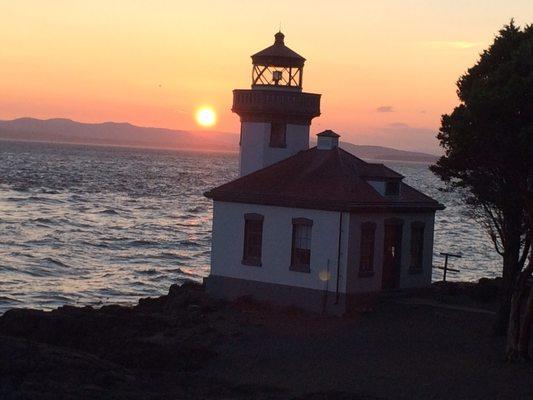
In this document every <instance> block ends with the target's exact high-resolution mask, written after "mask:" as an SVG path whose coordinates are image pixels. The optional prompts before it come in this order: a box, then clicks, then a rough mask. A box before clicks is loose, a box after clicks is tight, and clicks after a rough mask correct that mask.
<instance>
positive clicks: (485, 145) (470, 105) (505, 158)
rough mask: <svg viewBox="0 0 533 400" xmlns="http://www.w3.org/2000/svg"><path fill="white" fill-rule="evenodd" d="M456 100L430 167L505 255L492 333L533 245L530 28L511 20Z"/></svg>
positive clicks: (462, 82) (500, 329)
mask: <svg viewBox="0 0 533 400" xmlns="http://www.w3.org/2000/svg"><path fill="white" fill-rule="evenodd" d="M457 88H458V89H457V95H458V96H459V99H460V104H459V105H458V106H457V107H455V109H454V110H453V112H452V113H451V114H449V115H443V116H442V125H441V128H440V131H439V134H438V139H439V140H440V144H441V146H442V147H443V148H444V149H445V155H444V156H443V157H441V158H440V159H439V160H438V162H437V163H436V164H435V165H432V166H431V170H432V171H433V172H434V173H436V174H437V175H438V176H439V177H440V178H441V179H442V180H444V181H445V182H446V183H447V184H448V187H449V188H450V189H459V191H460V192H461V193H463V195H464V196H465V198H466V201H467V204H468V205H469V209H470V210H471V212H472V214H473V215H474V216H475V217H476V219H477V220H479V221H480V222H481V223H482V224H483V225H484V226H485V228H487V231H488V233H489V235H490V237H491V239H492V241H493V243H494V247H495V249H496V251H497V252H498V253H499V254H500V255H501V256H502V258H503V271H502V278H503V279H502V290H501V305H500V310H499V312H498V316H497V321H496V324H495V329H496V332H497V333H499V334H503V333H505V329H506V327H507V323H508V321H509V313H510V309H511V298H512V294H513V290H514V289H515V288H516V285H517V281H518V276H519V274H520V272H521V271H522V269H523V268H524V264H525V262H526V261H527V256H528V253H529V249H530V247H531V232H530V230H529V229H528V222H527V213H526V193H527V177H528V168H529V166H530V164H531V162H533V161H532V160H533V154H532V147H531V140H532V137H533V26H532V25H529V26H526V27H525V28H524V29H520V27H517V26H516V25H515V24H514V22H513V21H512V20H511V22H510V24H509V25H506V26H504V28H503V29H502V30H500V32H499V34H498V35H497V36H496V37H495V39H494V42H493V43H492V45H491V46H490V47H489V48H488V49H487V50H485V51H484V52H483V53H482V54H481V56H480V58H479V61H478V62H477V63H476V64H475V65H474V66H473V67H472V68H470V69H469V70H468V71H467V73H466V74H465V75H463V76H461V77H460V78H459V81H458V82H457Z"/></svg>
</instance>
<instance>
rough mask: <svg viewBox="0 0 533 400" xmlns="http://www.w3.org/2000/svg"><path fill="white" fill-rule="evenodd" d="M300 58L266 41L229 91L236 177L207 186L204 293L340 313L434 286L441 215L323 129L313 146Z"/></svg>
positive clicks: (312, 110)
mask: <svg viewBox="0 0 533 400" xmlns="http://www.w3.org/2000/svg"><path fill="white" fill-rule="evenodd" d="M304 62H305V59H304V58H303V57H302V56H300V55H298V54H297V53H295V52H294V51H292V50H291V49H289V48H288V47H287V46H285V41H284V36H283V34H282V33H281V32H278V33H276V35H275V41H274V44H273V45H272V46H270V47H268V48H266V49H264V50H262V51H260V52H259V53H256V54H254V55H253V56H252V64H253V67H252V87H251V89H247V90H234V91H233V108H232V110H233V112H235V113H236V114H238V115H239V117H240V119H241V140H240V176H239V177H238V178H237V179H235V180H233V181H231V182H227V183H224V184H223V185H220V186H218V187H216V188H213V189H211V190H209V191H208V192H206V193H205V196H206V197H208V198H209V199H212V200H213V230H212V241H211V246H212V247H211V271H210V273H209V276H208V277H206V278H205V280H204V282H205V287H206V290H207V292H208V293H209V294H210V295H211V296H213V297H217V298H222V299H226V300H233V299H236V298H239V297H242V296H252V297H254V298H256V299H259V300H264V301H267V302H269V303H274V304H279V305H290V306H296V307H300V308H303V309H307V310H312V311H320V312H328V313H332V314H343V313H344V312H346V311H348V310H349V309H350V308H352V307H355V308H357V307H358V305H359V304H360V302H361V301H366V298H367V297H368V296H371V297H373V296H376V295H377V293H379V292H381V291H388V290H399V289H412V288H421V287H427V286H429V285H430V284H431V274H432V265H433V262H432V256H433V231H434V222H435V212H436V211H437V210H442V209H443V208H444V207H443V205H442V204H440V203H439V202H437V201H436V200H434V199H432V198H430V197H428V196H426V195H425V194H423V193H421V192H419V191H418V190H416V189H414V188H412V187H410V186H409V185H407V184H406V183H404V182H403V175H401V174H399V173H397V172H395V171H393V170H391V169H390V168H388V167H386V166H385V165H383V164H375V163H368V162H366V161H364V160H361V159H359V158H357V157H355V156H354V155H353V154H350V153H348V152H347V151H345V150H343V149H342V148H341V146H340V139H339V138H340V135H339V134H337V133H336V132H334V131H332V130H329V129H328V130H325V131H323V132H321V133H319V134H318V135H317V145H316V146H315V147H312V148H309V127H310V125H311V121H312V119H313V118H315V117H316V116H318V115H320V95H319V94H313V93H305V92H303V90H302V89H303V87H302V81H303V79H302V78H303V67H304Z"/></svg>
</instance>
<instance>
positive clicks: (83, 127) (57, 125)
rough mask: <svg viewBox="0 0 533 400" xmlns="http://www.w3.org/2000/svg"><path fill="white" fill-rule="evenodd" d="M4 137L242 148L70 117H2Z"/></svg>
mask: <svg viewBox="0 0 533 400" xmlns="http://www.w3.org/2000/svg"><path fill="white" fill-rule="evenodd" d="M0 139H9V140H28V141H45V142H61V143H76V144H97V145H108V146H132V147H147V148H166V149H169V148H170V149H184V150H193V149H194V150H206V151H223V152H236V151H238V142H239V135H237V134H235V133H225V132H216V131H193V132H191V131H182V130H172V129H163V128H146V127H139V126H135V125H131V124H129V123H116V122H104V123H99V124H87V123H82V122H76V121H72V120H70V119H63V118H56V119H48V120H40V119H35V118H19V119H15V120H12V121H1V120H0ZM341 147H342V148H343V149H345V150H346V151H349V152H350V153H352V154H354V155H356V156H357V157H361V158H366V159H376V160H378V159H379V160H397V161H419V162H432V161H435V160H436V159H437V157H436V156H433V155H431V154H425V153H417V152H411V151H403V150H397V149H392V148H389V147H381V146H361V145H355V144H352V143H348V142H342V141H341Z"/></svg>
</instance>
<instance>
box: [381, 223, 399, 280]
mask: <svg viewBox="0 0 533 400" xmlns="http://www.w3.org/2000/svg"><path fill="white" fill-rule="evenodd" d="M401 257H402V225H401V224H398V223H390V224H385V231H384V239H383V275H382V278H381V288H382V289H385V290H387V289H389V290H390V289H397V288H398V287H399V285H400V263H401Z"/></svg>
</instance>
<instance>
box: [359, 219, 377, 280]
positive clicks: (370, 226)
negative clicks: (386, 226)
mask: <svg viewBox="0 0 533 400" xmlns="http://www.w3.org/2000/svg"><path fill="white" fill-rule="evenodd" d="M375 240H376V224H375V223H373V222H365V223H364V224H362V225H361V247H360V254H361V257H360V258H359V276H360V277H367V276H372V275H374V247H375V246H374V244H375Z"/></svg>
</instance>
